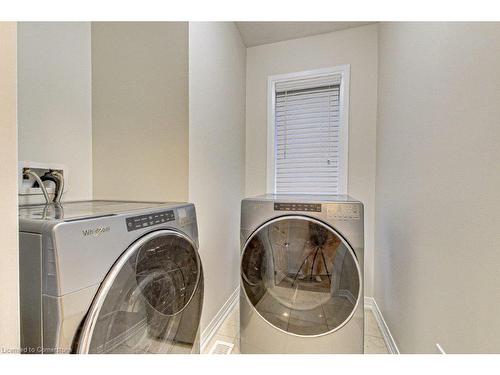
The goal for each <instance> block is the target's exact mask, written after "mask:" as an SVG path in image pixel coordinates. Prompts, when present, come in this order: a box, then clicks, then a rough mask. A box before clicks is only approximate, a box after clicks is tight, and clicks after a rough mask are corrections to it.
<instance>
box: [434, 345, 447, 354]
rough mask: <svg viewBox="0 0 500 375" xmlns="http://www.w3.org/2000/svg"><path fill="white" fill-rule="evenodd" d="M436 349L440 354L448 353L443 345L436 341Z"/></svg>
mask: <svg viewBox="0 0 500 375" xmlns="http://www.w3.org/2000/svg"><path fill="white" fill-rule="evenodd" d="M436 349H437V350H438V352H439V353H440V354H446V352H445V351H444V349H443V348H442V346H441V345H439V343H436Z"/></svg>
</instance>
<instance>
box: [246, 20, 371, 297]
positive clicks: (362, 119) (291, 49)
mask: <svg viewBox="0 0 500 375" xmlns="http://www.w3.org/2000/svg"><path fill="white" fill-rule="evenodd" d="M344 64H350V65H351V86H350V104H349V105H350V113H349V179H348V193H349V194H350V195H352V196H354V197H355V198H357V199H359V200H361V201H362V202H363V203H364V204H365V229H366V232H365V295H371V294H372V279H373V271H372V270H373V242H374V240H373V237H374V215H375V209H374V205H375V204H374V202H375V154H376V151H375V144H376V140H375V135H376V116H377V25H369V26H363V27H358V28H352V29H347V30H342V31H336V32H333V33H328V34H322V35H317V36H312V37H307V38H301V39H294V40H289V41H285V42H279V43H273V44H267V45H262V46H257V47H251V48H248V50H247V77H246V82H247V88H246V178H245V181H246V195H247V196H252V195H257V194H263V193H265V192H266V165H267V164H266V163H267V158H266V153H267V143H266V142H267V78H268V76H270V75H274V74H282V73H291V72H297V71H303V70H310V69H318V68H326V67H332V66H337V65H344Z"/></svg>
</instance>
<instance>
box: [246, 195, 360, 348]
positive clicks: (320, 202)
mask: <svg viewBox="0 0 500 375" xmlns="http://www.w3.org/2000/svg"><path fill="white" fill-rule="evenodd" d="M363 237H364V236H363V204H362V203H361V202H359V201H357V200H355V199H353V198H351V197H349V196H319V195H274V194H271V195H263V196H259V197H255V198H247V199H244V200H243V201H242V203H241V269H240V273H241V278H240V285H241V287H240V350H241V353H281V354H286V353H363V342H364V338H363V336H364V314H363V308H364V303H363V249H364V244H363V243H364V242H363V241H364V239H363Z"/></svg>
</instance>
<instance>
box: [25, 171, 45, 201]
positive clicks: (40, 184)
mask: <svg viewBox="0 0 500 375" xmlns="http://www.w3.org/2000/svg"><path fill="white" fill-rule="evenodd" d="M23 174H24V175H25V176H31V177H33V178H34V179H35V181H36V182H37V183H38V186H40V189H42V193H43V196H44V197H45V204H49V203H50V197H49V193H47V189H46V188H45V185H44V184H43V181H42V180H41V179H40V177H39V176H38V175H37V174H36V173H35V172H33V171H32V170H30V169H26V170H25V171H24V172H23Z"/></svg>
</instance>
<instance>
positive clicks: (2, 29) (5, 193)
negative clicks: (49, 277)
mask: <svg viewBox="0 0 500 375" xmlns="http://www.w3.org/2000/svg"><path fill="white" fill-rule="evenodd" d="M16 44H17V41H16V23H15V22H0V46H1V49H2V57H1V61H0V82H1V85H2V89H1V90H0V160H1V161H2V162H1V166H0V170H1V175H2V183H1V184H0V212H1V213H2V215H1V216H0V227H1V228H2V244H1V246H0V258H1V259H2V261H1V262H0V285H1V286H2V287H1V288H0V301H2V308H1V309H0V349H17V348H19V296H18V292H19V282H18V278H19V272H18V227H17V114H16V112H17V88H16V83H17V79H16V71H17V64H16V61H17V58H16Z"/></svg>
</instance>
